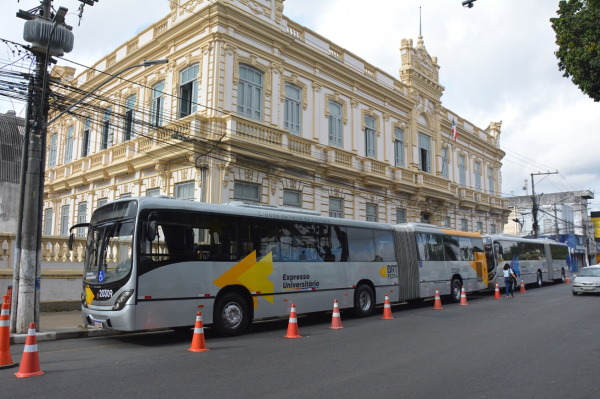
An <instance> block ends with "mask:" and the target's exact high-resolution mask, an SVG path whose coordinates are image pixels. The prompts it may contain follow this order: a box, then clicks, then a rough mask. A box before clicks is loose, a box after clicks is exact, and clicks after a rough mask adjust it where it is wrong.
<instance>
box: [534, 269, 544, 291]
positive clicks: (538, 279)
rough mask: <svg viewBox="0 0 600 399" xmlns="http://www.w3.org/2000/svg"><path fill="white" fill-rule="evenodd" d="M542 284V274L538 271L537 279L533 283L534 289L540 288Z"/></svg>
mask: <svg viewBox="0 0 600 399" xmlns="http://www.w3.org/2000/svg"><path fill="white" fill-rule="evenodd" d="M542 284H543V282H542V272H540V271H539V270H538V272H537V279H536V281H535V285H536V287H538V288H540V287H541V286H542Z"/></svg>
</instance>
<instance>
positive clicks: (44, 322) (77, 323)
mask: <svg viewBox="0 0 600 399" xmlns="http://www.w3.org/2000/svg"><path fill="white" fill-rule="evenodd" d="M119 334H123V332H121V331H115V330H104V329H98V328H93V327H91V328H85V327H83V320H82V319H81V311H80V310H71V311H65V312H42V313H40V331H39V332H38V333H37V340H38V342H41V341H55V340H60V339H73V338H88V337H103V336H108V335H119ZM26 338H27V334H12V335H11V336H10V343H11V345H12V344H24V343H25V339H26Z"/></svg>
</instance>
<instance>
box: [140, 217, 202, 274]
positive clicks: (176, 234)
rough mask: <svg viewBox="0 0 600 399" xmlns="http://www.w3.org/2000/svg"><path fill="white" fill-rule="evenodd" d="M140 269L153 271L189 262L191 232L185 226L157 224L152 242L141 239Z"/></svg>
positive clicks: (144, 238)
mask: <svg viewBox="0 0 600 399" xmlns="http://www.w3.org/2000/svg"><path fill="white" fill-rule="evenodd" d="M142 242H143V245H142V246H141V247H142V252H141V254H140V255H141V258H140V267H141V269H142V270H146V269H150V270H151V269H153V268H156V267H161V266H165V265H169V264H172V263H179V262H187V261H190V260H191V258H192V257H191V248H192V232H191V229H190V228H189V227H187V226H182V225H178V224H170V223H164V222H158V224H157V228H156V236H155V237H154V240H153V241H151V242H150V241H147V238H146V237H142Z"/></svg>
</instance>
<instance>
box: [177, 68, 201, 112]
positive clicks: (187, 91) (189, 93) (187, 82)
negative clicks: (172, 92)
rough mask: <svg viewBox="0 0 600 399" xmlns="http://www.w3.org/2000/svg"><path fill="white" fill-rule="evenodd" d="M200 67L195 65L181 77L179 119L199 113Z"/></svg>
mask: <svg viewBox="0 0 600 399" xmlns="http://www.w3.org/2000/svg"><path fill="white" fill-rule="evenodd" d="M199 70H200V67H199V66H198V64H194V65H192V66H190V67H188V68H186V69H184V70H183V71H181V74H180V75H179V101H180V103H179V117H180V118H185V117H186V116H188V115H191V114H193V113H195V112H196V111H198V80H196V79H197V77H198V71H199Z"/></svg>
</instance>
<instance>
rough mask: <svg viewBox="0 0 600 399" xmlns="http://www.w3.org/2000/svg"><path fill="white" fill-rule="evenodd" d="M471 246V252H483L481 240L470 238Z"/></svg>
mask: <svg viewBox="0 0 600 399" xmlns="http://www.w3.org/2000/svg"><path fill="white" fill-rule="evenodd" d="M471 246H472V247H473V252H485V250H484V249H483V240H482V239H481V238H475V237H471Z"/></svg>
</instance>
